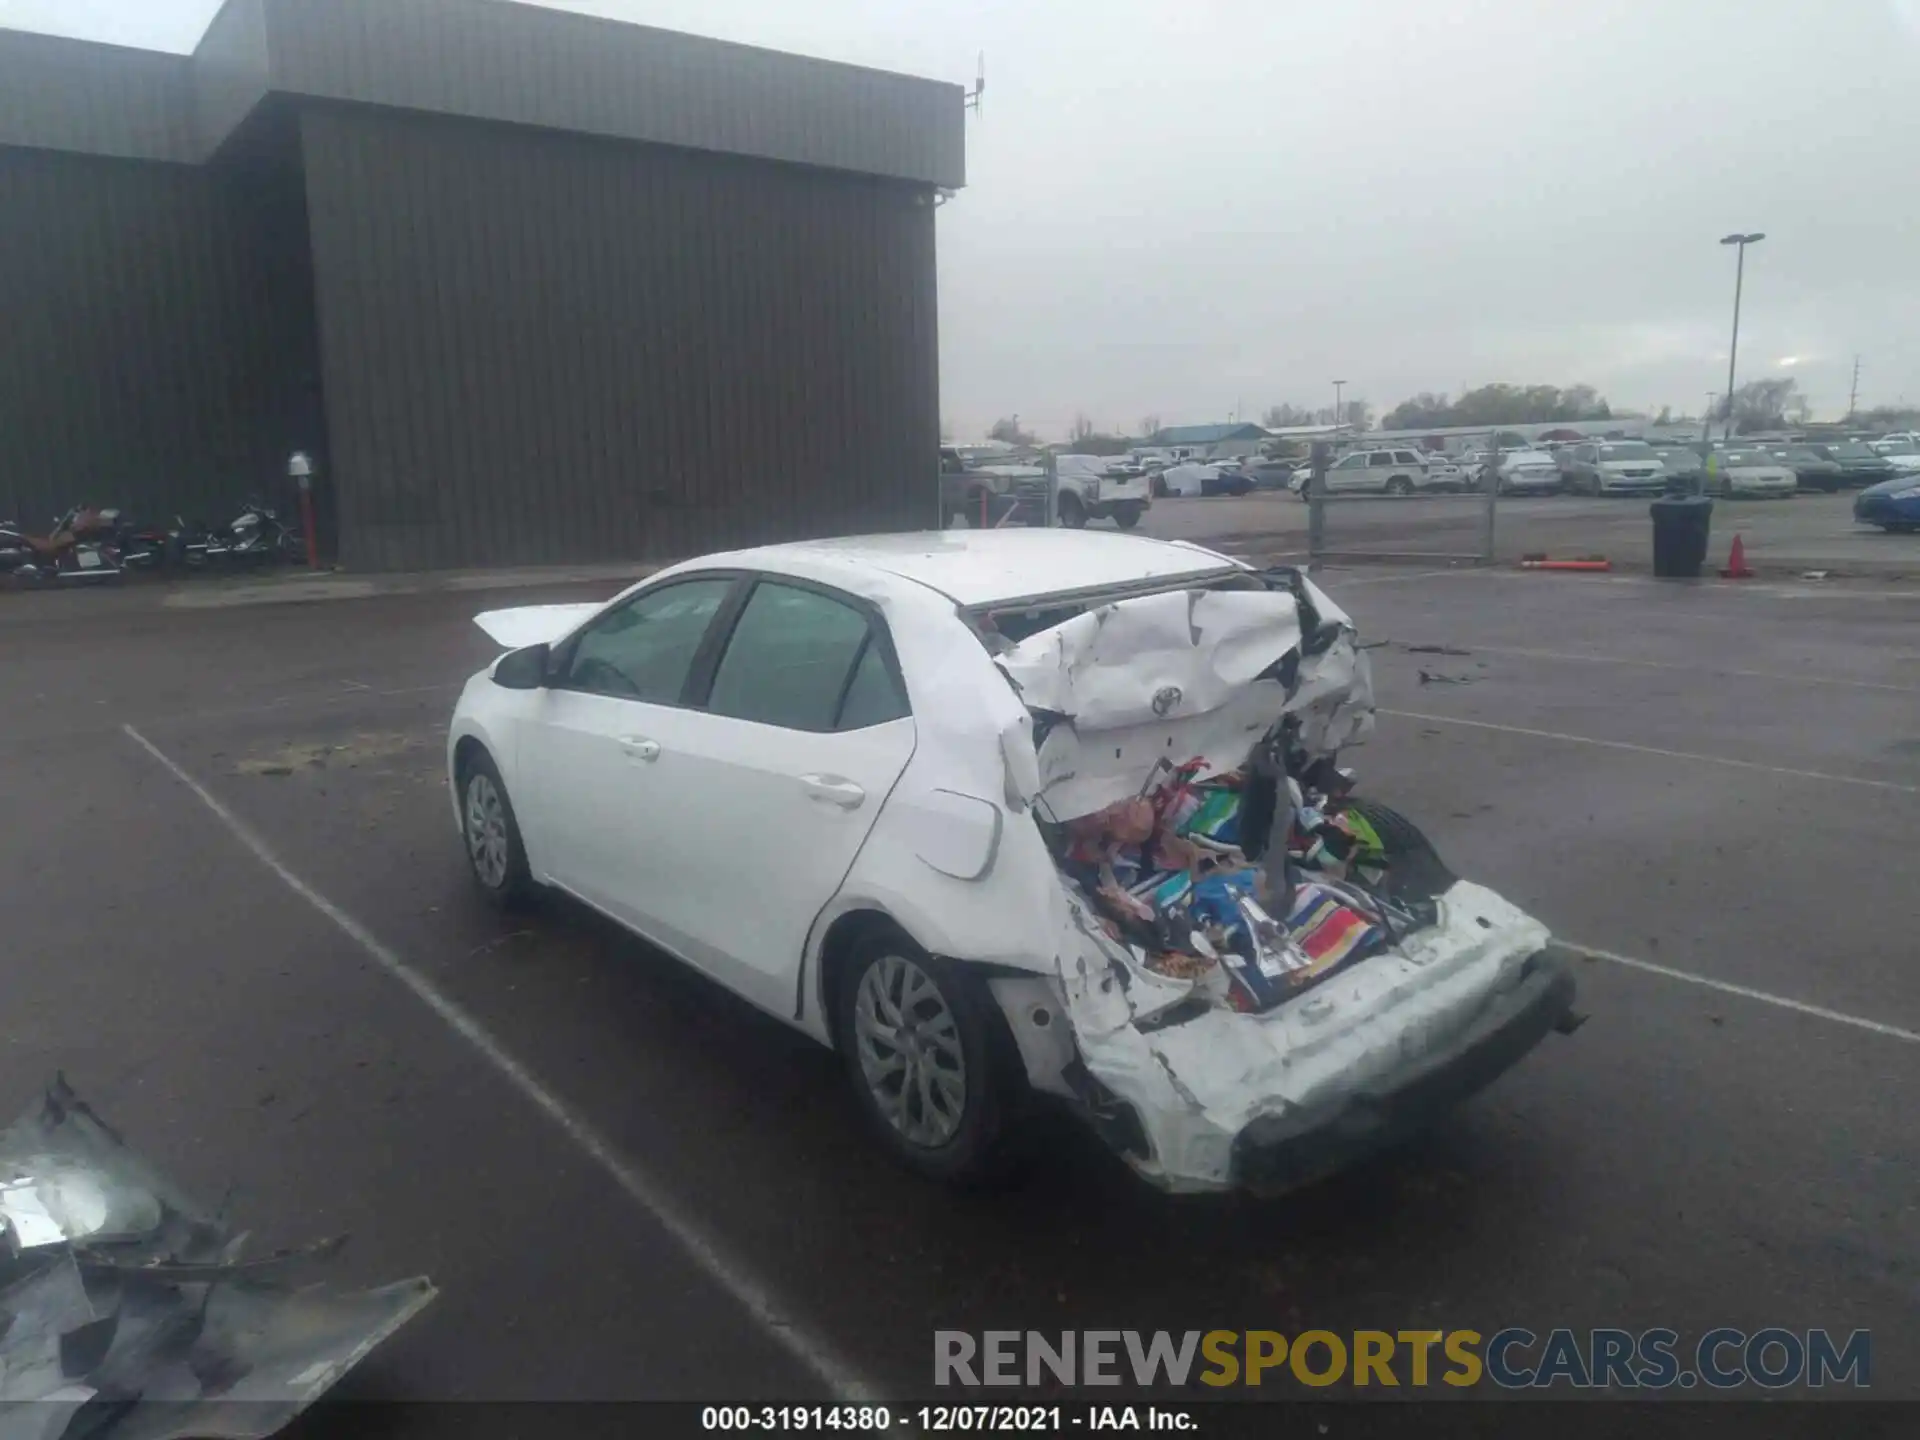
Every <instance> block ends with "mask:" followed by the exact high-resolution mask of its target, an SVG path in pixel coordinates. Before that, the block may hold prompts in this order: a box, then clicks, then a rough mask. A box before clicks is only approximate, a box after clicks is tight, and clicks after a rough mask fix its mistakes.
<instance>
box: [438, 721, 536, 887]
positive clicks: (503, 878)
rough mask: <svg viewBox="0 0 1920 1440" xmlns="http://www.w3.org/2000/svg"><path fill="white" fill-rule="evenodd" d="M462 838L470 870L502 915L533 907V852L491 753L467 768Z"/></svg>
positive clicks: (481, 753)
mask: <svg viewBox="0 0 1920 1440" xmlns="http://www.w3.org/2000/svg"><path fill="white" fill-rule="evenodd" d="M458 779H459V784H460V835H461V838H462V839H463V840H464V841H465V844H466V851H467V870H468V873H469V874H471V875H472V876H473V883H474V884H475V885H477V886H478V887H479V889H480V893H481V894H482V895H484V896H486V898H487V900H488V902H489V903H491V904H493V905H495V906H497V907H499V908H500V909H502V910H511V909H516V908H518V907H520V906H523V905H525V904H527V903H528V902H529V901H531V900H532V899H533V898H534V897H535V896H536V895H537V894H538V893H539V887H538V886H537V885H535V884H534V881H533V873H532V871H531V870H529V869H528V868H527V848H526V845H525V844H524V842H522V840H521V838H520V822H519V821H518V820H517V819H515V818H514V814H513V802H512V801H511V800H509V799H508V798H507V787H506V783H505V782H504V781H503V780H501V778H500V771H499V769H498V767H497V766H495V765H494V763H493V757H492V756H491V755H489V754H488V753H487V752H486V751H485V750H479V749H476V750H474V751H472V752H470V754H469V756H468V758H467V759H466V760H465V761H464V762H463V763H462V764H461V766H460V768H459V774H458Z"/></svg>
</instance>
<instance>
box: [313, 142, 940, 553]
mask: <svg viewBox="0 0 1920 1440" xmlns="http://www.w3.org/2000/svg"><path fill="white" fill-rule="evenodd" d="M301 130H302V139H303V150H304V157H305V169H306V176H307V187H308V189H307V199H308V209H309V213H310V217H311V226H312V242H313V257H314V274H315V289H316V294H317V297H318V309H319V324H320V338H321V352H322V363H323V371H324V375H325V382H326V386H325V388H326V398H327V412H328V420H329V427H330V435H331V446H330V462H331V466H332V470H333V479H334V489H335V493H336V495H337V503H338V506H339V513H338V518H339V526H340V551H341V558H342V559H343V560H344V561H345V562H346V563H347V564H348V565H350V566H352V567H355V568H369V569H395V568H414V567H437V566H462V565H497V564H527V563H550V562H566V561H574V560H585V559H602V558H604V559H613V558H626V557H641V556H652V557H660V558H666V557H673V556H681V555H687V554H691V553H697V552H700V551H703V550H711V549H715V548H719V547H723V546H726V545H731V544H736V543H748V542H758V541H764V540H770V539H777V538H793V537H798V536H806V535H820V534H830V533H836V532H845V531H849V530H882V529H896V528H903V527H918V526H924V525H930V524H933V523H936V519H937V517H936V513H935V512H936V510H937V503H938V502H937V494H938V479H937V476H938V447H939V439H938V436H939V403H938V347H937V337H936V328H935V327H936V300H935V279H934V221H933V206H932V203H931V200H932V197H931V195H930V193H928V191H927V190H926V189H925V188H923V187H915V186H907V185H902V184H898V183H895V182H889V181H881V180H873V179H866V178H860V177H855V176H850V175H842V174H837V173H833V172H829V171H822V170H808V169H804V168H801V167H798V166H788V165H780V164H774V163H770V162H766V161H759V160H747V159H741V158H737V157H720V156H714V155H704V154H698V153H695V152H690V151H681V150H674V149H668V148H665V147H657V146H647V145H639V144H630V143H619V142H612V141H601V140H591V139H586V138H582V137H577V136H567V135H562V134H557V133H548V132H544V131H537V130H531V129H513V128H508V127H503V126H491V125H487V124H484V123H481V122H475V121H468V120H458V119H448V118H443V117H433V116H426V115H416V114H404V113H400V112H393V111H376V110H371V109H354V108H349V107H326V106H317V105H308V106H307V107H306V108H305V109H304V111H303V114H302V120H301Z"/></svg>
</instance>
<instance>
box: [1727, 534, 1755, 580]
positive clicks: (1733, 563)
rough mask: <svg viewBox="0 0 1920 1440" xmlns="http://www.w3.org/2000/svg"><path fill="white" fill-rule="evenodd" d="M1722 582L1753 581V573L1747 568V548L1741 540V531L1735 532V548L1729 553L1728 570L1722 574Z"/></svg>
mask: <svg viewBox="0 0 1920 1440" xmlns="http://www.w3.org/2000/svg"><path fill="white" fill-rule="evenodd" d="M1720 578H1721V579H1722V580H1751V579H1752V578H1753V571H1751V570H1749V569H1748V568H1747V547H1746V545H1745V544H1744V543H1743V542H1742V541H1741V539H1740V533H1739V531H1737V530H1736V531H1735V532H1734V536H1733V548H1732V549H1731V550H1729V551H1728V552H1727V568H1726V569H1724V570H1722V571H1721V572H1720Z"/></svg>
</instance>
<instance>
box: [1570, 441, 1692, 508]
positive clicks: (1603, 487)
mask: <svg viewBox="0 0 1920 1440" xmlns="http://www.w3.org/2000/svg"><path fill="white" fill-rule="evenodd" d="M1559 459H1560V476H1561V480H1562V482H1563V483H1564V485H1565V486H1566V488H1567V489H1568V490H1570V491H1572V492H1573V493H1574V494H1576V495H1646V494H1649V493H1654V492H1658V491H1662V490H1665V489H1666V488H1667V470H1666V467H1665V466H1664V465H1662V464H1661V462H1660V454H1659V452H1658V451H1657V450H1655V449H1654V448H1653V447H1652V446H1651V445H1649V444H1647V442H1646V441H1644V440H1603V441H1599V442H1595V441H1587V442H1585V443H1583V444H1579V445H1569V446H1567V447H1566V448H1565V449H1564V450H1562V451H1561V452H1560V456H1559Z"/></svg>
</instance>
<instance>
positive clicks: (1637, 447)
mask: <svg viewBox="0 0 1920 1440" xmlns="http://www.w3.org/2000/svg"><path fill="white" fill-rule="evenodd" d="M1652 456H1653V447H1652V446H1651V445H1648V444H1646V443H1644V442H1642V441H1639V440H1633V441H1629V442H1628V443H1626V444H1624V445H1602V446H1601V447H1600V458H1601V459H1602V460H1647V459H1651V458H1652Z"/></svg>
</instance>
